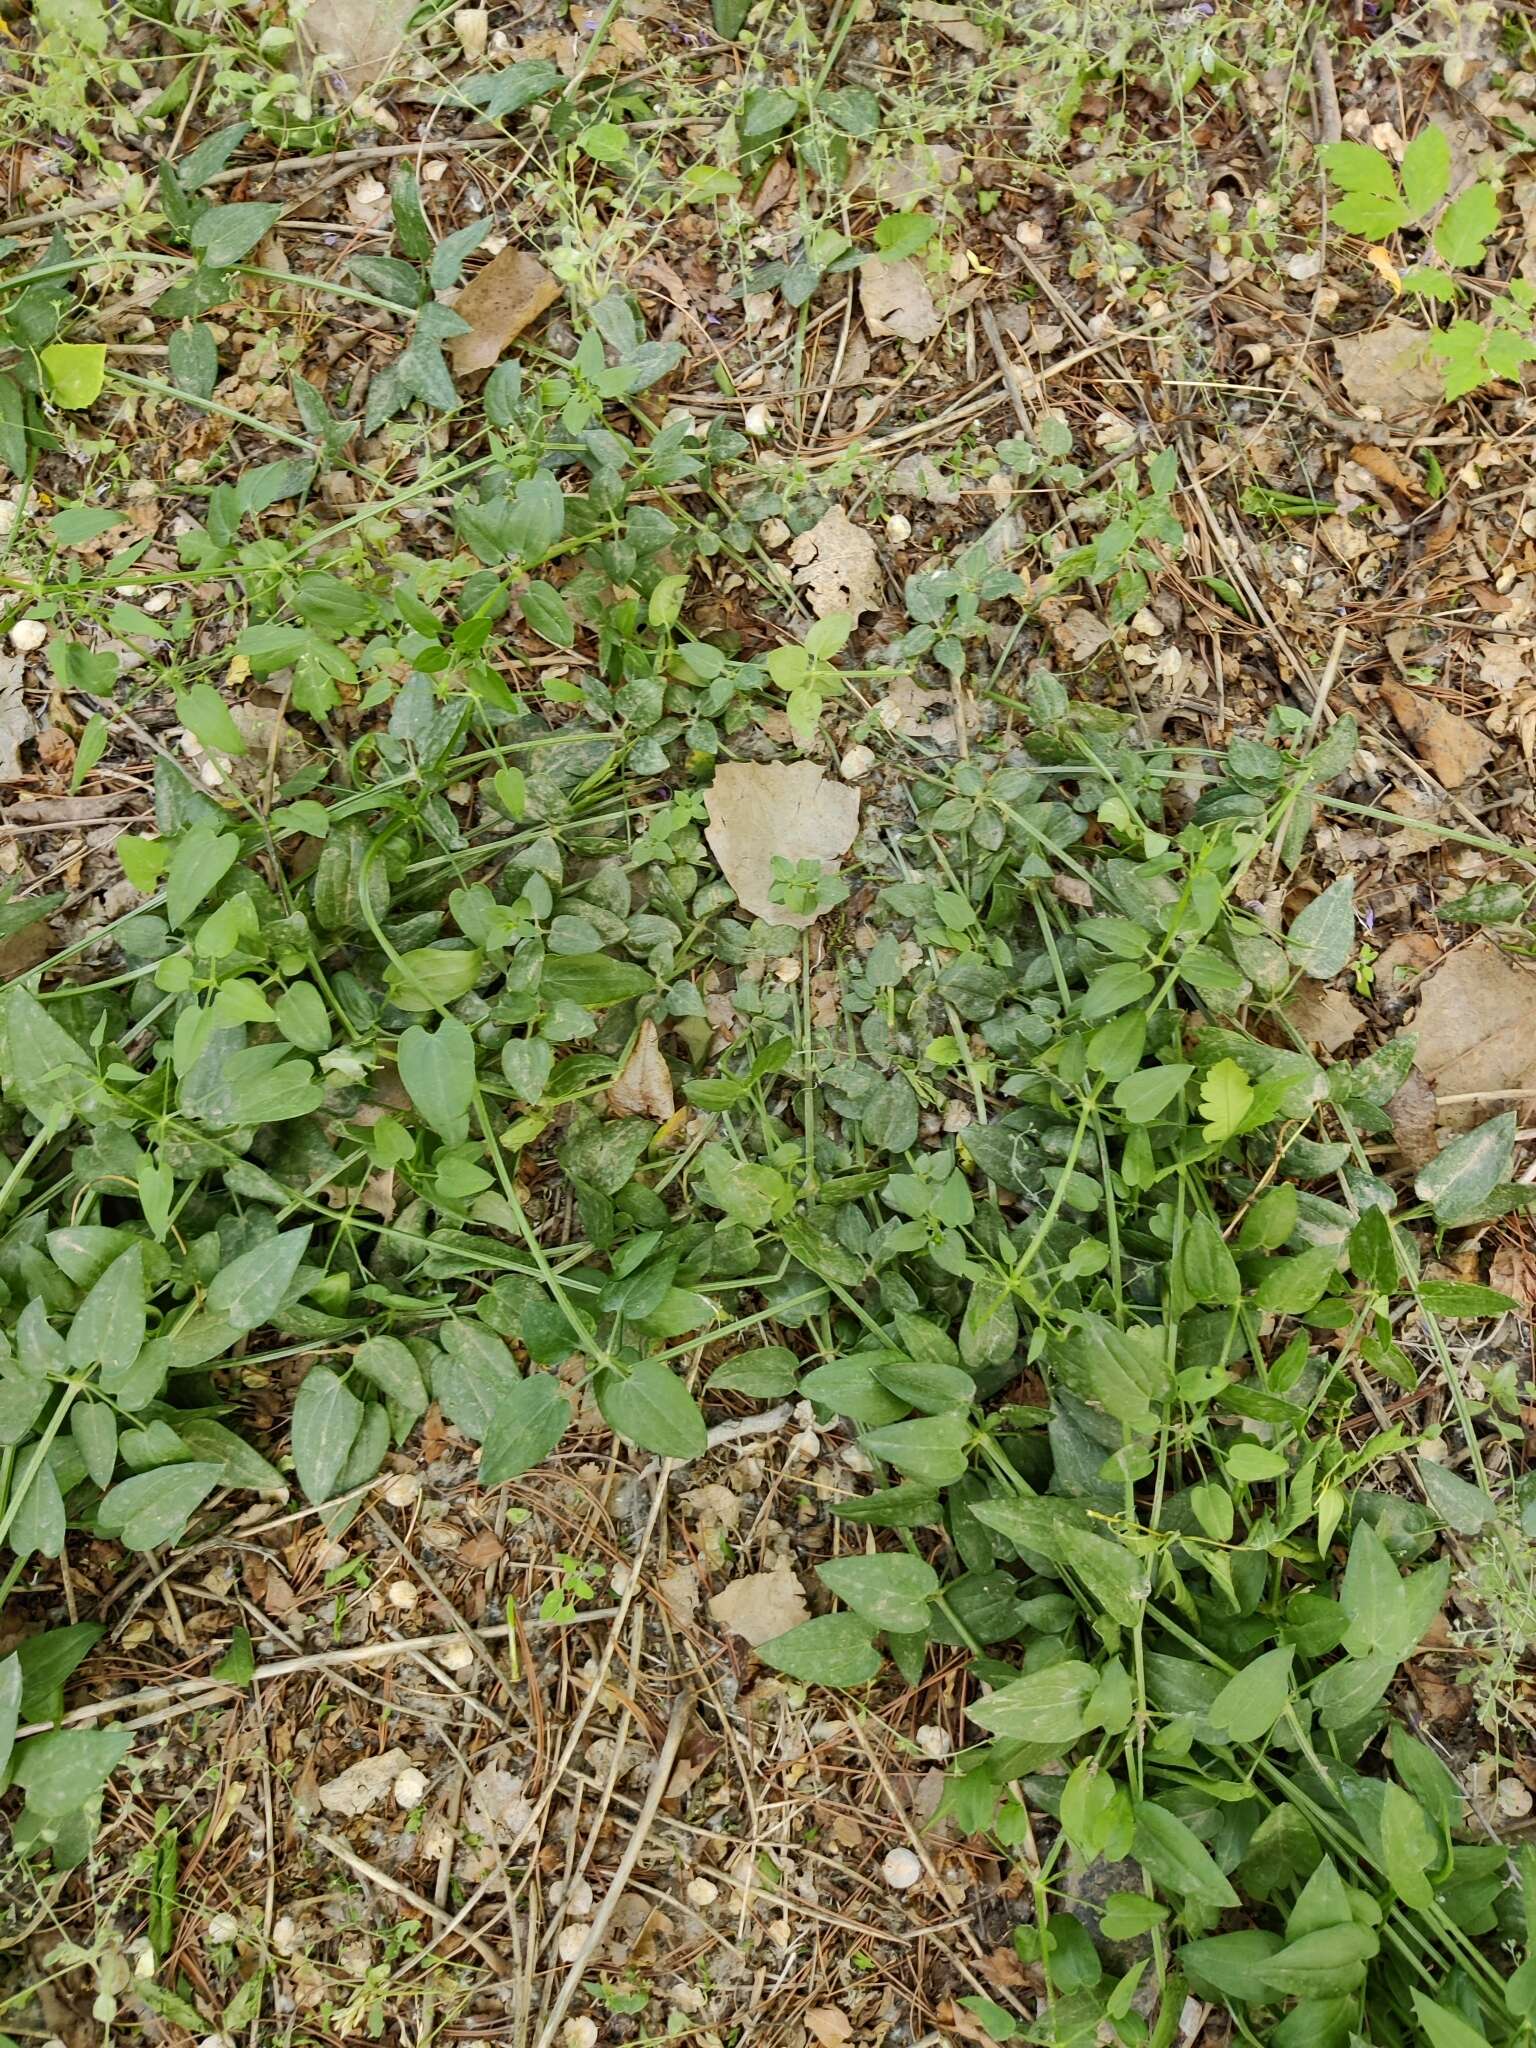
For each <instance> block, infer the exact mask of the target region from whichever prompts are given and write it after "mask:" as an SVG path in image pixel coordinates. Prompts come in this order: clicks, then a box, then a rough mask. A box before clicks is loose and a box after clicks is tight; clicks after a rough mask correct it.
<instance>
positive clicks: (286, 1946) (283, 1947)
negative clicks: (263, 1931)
mask: <svg viewBox="0 0 1536 2048" xmlns="http://www.w3.org/2000/svg"><path fill="white" fill-rule="evenodd" d="M298 1945H299V1923H298V1921H297V1920H295V1919H294V1917H293V1915H292V1914H291V1913H280V1914H279V1915H278V1917H277V1919H276V1920H275V1921H274V1922H273V1926H272V1946H273V1947H274V1948H275V1949H276V1950H277V1952H278V1954H279V1955H280V1956H291V1955H292V1954H293V1952H294V1950H295V1949H296V1948H297V1947H298Z"/></svg>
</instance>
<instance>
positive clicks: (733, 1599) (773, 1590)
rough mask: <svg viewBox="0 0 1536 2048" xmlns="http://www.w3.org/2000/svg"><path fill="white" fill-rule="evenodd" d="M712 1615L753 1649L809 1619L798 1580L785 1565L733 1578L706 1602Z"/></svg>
mask: <svg viewBox="0 0 1536 2048" xmlns="http://www.w3.org/2000/svg"><path fill="white" fill-rule="evenodd" d="M709 1611H710V1615H711V1617H712V1618H713V1619H714V1620H715V1621H718V1622H719V1624H720V1626H721V1627H722V1628H728V1629H729V1630H730V1631H731V1633H732V1634H733V1635H738V1636H744V1637H745V1638H746V1640H747V1641H748V1642H749V1643H750V1644H751V1645H752V1647H753V1648H754V1649H756V1647H757V1645H758V1644H759V1643H766V1642H771V1641H772V1639H773V1638H774V1637H775V1636H781V1635H783V1634H784V1632H785V1631H786V1630H787V1629H792V1628H798V1627H799V1625H800V1623H801V1622H802V1621H809V1620H810V1618H811V1614H810V1609H809V1608H808V1607H807V1606H806V1604H805V1594H804V1592H803V1590H802V1588H801V1585H800V1581H799V1580H798V1579H797V1578H796V1577H795V1575H794V1573H793V1572H792V1571H791V1570H790V1569H789V1567H788V1566H787V1565H785V1566H782V1567H781V1568H780V1569H779V1570H778V1571H775V1572H749V1573H748V1574H747V1576H746V1577H745V1578H744V1579H733V1580H732V1581H731V1583H730V1584H729V1585H728V1586H722V1587H721V1589H720V1591H719V1592H718V1593H717V1594H716V1595H715V1597H714V1598H713V1599H712V1600H711V1601H710V1603H709Z"/></svg>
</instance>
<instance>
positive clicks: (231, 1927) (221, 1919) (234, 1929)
mask: <svg viewBox="0 0 1536 2048" xmlns="http://www.w3.org/2000/svg"><path fill="white" fill-rule="evenodd" d="M239 1932H240V1922H239V1921H238V1920H237V1919H236V1918H235V1916H234V1914H233V1913H215V1914H214V1916H213V1918H212V1919H211V1920H210V1921H209V1922H208V1939H209V1940H210V1941H214V1942H221V1943H222V1942H226V1941H233V1940H234V1938H235V1936H236V1935H237V1934H238V1933H239Z"/></svg>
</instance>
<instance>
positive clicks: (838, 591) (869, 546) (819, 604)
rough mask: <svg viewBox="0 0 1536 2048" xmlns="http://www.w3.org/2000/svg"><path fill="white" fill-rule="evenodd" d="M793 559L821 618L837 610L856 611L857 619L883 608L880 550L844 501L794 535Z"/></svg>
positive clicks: (796, 578)
mask: <svg viewBox="0 0 1536 2048" xmlns="http://www.w3.org/2000/svg"><path fill="white" fill-rule="evenodd" d="M789 559H790V560H791V561H792V562H793V563H794V564H795V581H796V582H797V583H798V584H799V585H800V587H801V589H802V590H803V591H805V593H806V595H807V596H808V597H809V599H810V602H811V610H812V611H813V612H814V613H815V614H816V616H817V618H818V619H824V618H826V617H828V616H829V615H830V614H831V613H833V612H852V614H853V616H854V617H855V618H856V619H857V618H859V617H861V616H862V615H863V614H864V613H865V612H877V611H879V609H880V601H881V598H882V597H883V595H884V578H883V577H882V575H881V573H880V557H879V554H878V553H877V552H876V549H875V544H874V542H873V541H872V540H871V539H870V537H869V535H868V534H867V533H866V532H865V531H864V529H863V527H862V526H855V525H854V523H853V521H852V520H851V519H850V518H849V517H848V514H847V513H846V512H845V511H844V510H843V508H842V506H841V505H834V506H832V508H831V509H830V511H827V512H824V513H823V514H822V516H821V518H820V519H818V520H817V522H816V524H815V525H814V526H810V527H807V528H806V530H805V532H804V533H801V534H797V535H796V536H795V539H794V542H793V544H792V545H791V547H790V550H789Z"/></svg>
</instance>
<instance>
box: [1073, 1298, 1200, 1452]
mask: <svg viewBox="0 0 1536 2048" xmlns="http://www.w3.org/2000/svg"><path fill="white" fill-rule="evenodd" d="M1046 1360H1047V1363H1048V1365H1049V1367H1050V1369H1051V1372H1052V1374H1053V1376H1054V1377H1055V1378H1056V1379H1057V1380H1059V1381H1060V1382H1061V1384H1062V1385H1063V1386H1065V1387H1066V1388H1067V1389H1068V1390H1069V1392H1071V1393H1074V1394H1076V1396H1077V1397H1078V1399H1079V1400H1080V1401H1087V1402H1089V1403H1090V1404H1091V1405H1092V1406H1093V1407H1096V1408H1102V1409H1103V1410H1104V1412H1105V1413H1106V1414H1107V1415H1112V1416H1113V1417H1114V1419H1115V1420H1116V1421H1117V1422H1123V1423H1124V1424H1125V1426H1126V1427H1127V1428H1128V1429H1133V1430H1137V1431H1140V1432H1143V1433H1150V1432H1151V1431H1152V1430H1154V1429H1155V1428H1156V1427H1157V1413H1156V1409H1155V1407H1154V1405H1153V1404H1154V1402H1157V1401H1160V1400H1161V1399H1163V1398H1164V1397H1165V1396H1166V1394H1167V1392H1168V1389H1169V1386H1170V1384H1171V1380H1170V1367H1169V1362H1168V1340H1167V1333H1166V1332H1165V1331H1164V1330H1162V1329H1160V1328H1157V1327H1155V1326H1150V1325H1147V1324H1143V1323H1133V1324H1131V1325H1130V1326H1129V1327H1128V1328H1126V1329H1124V1330H1121V1329H1118V1328H1116V1326H1115V1325H1114V1324H1113V1323H1112V1322H1110V1321H1109V1320H1108V1319H1107V1318H1106V1317H1104V1316H1096V1315H1085V1316H1083V1317H1082V1318H1081V1319H1080V1321H1079V1325H1078V1328H1077V1329H1076V1330H1074V1331H1072V1332H1070V1333H1069V1334H1068V1335H1066V1336H1064V1337H1058V1338H1055V1339H1053V1340H1052V1341H1051V1342H1050V1343H1049V1344H1048V1346H1047V1350H1046Z"/></svg>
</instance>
